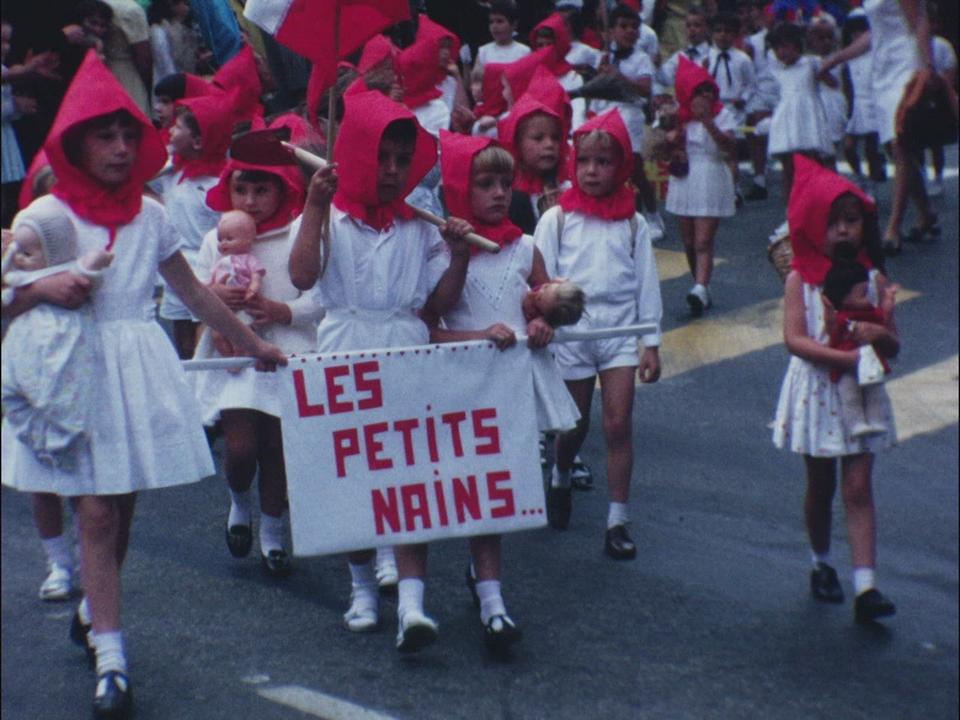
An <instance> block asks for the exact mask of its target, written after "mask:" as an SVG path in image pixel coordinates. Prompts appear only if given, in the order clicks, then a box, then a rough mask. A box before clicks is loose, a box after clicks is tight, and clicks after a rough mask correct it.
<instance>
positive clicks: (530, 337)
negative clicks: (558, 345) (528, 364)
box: [527, 317, 553, 349]
mask: <svg viewBox="0 0 960 720" xmlns="http://www.w3.org/2000/svg"><path fill="white" fill-rule="evenodd" d="M551 340H553V328H552V327H550V324H549V323H548V322H547V321H546V320H544V319H543V318H540V317H538V318H534V319H533V320H531V321H530V322H528V323H527V347H529V348H533V349H537V348H542V347H546V346H547V345H549V344H550V341H551Z"/></svg>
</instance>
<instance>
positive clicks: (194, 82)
mask: <svg viewBox="0 0 960 720" xmlns="http://www.w3.org/2000/svg"><path fill="white" fill-rule="evenodd" d="M215 90H216V88H214V87H213V85H211V84H210V83H208V82H207V81H206V80H204V79H203V78H202V77H200V76H199V75H193V74H191V73H184V74H183V96H184V97H185V98H190V97H200V96H201V95H209V94H211V93H212V92H214V91H215Z"/></svg>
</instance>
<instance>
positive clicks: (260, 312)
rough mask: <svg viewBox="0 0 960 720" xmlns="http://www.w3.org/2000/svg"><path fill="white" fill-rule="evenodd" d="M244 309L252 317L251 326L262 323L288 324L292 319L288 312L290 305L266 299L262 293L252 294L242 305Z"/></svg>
mask: <svg viewBox="0 0 960 720" xmlns="http://www.w3.org/2000/svg"><path fill="white" fill-rule="evenodd" d="M243 308H244V310H246V311H247V312H248V313H250V317H252V318H253V322H252V323H251V325H252V326H253V327H263V326H264V325H272V324H274V323H276V324H279V325H289V324H290V322H291V321H292V320H293V316H292V315H291V313H290V306H289V305H287V304H286V303H282V302H276V301H275V300H268V299H267V298H265V297H264V296H263V295H259V294H257V295H254V296H253V297H252V298H251V299H250V300H248V301H247V302H246V303H245V304H244V306H243Z"/></svg>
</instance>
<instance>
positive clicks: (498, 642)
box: [484, 615, 523, 655]
mask: <svg viewBox="0 0 960 720" xmlns="http://www.w3.org/2000/svg"><path fill="white" fill-rule="evenodd" d="M522 638H523V633H522V632H521V631H520V628H518V627H517V626H516V624H515V623H514V622H513V620H511V619H510V616H509V615H494V616H493V617H492V618H490V619H489V620H488V621H487V624H486V629H485V632H484V642H486V644H487V648H488V649H489V650H490V651H491V652H493V653H495V654H497V655H506V654H507V653H508V652H509V650H510V646H511V645H513V644H514V643H517V642H520V640H521V639H522Z"/></svg>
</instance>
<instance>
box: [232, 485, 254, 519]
mask: <svg viewBox="0 0 960 720" xmlns="http://www.w3.org/2000/svg"><path fill="white" fill-rule="evenodd" d="M250 507H251V502H250V491H249V490H246V491H244V492H234V491H233V490H231V491H230V517H228V518H227V525H228V526H230V527H233V526H234V525H249V524H250V514H251V513H250Z"/></svg>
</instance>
